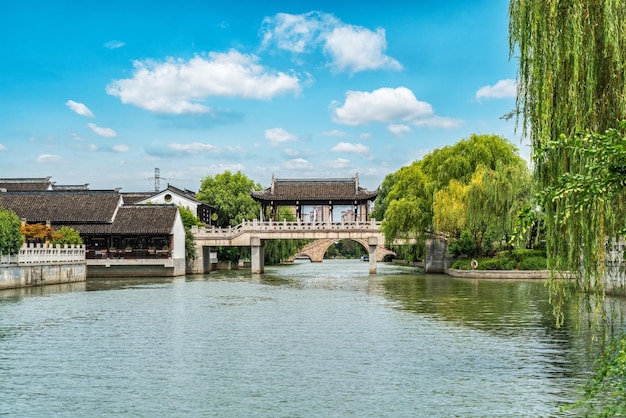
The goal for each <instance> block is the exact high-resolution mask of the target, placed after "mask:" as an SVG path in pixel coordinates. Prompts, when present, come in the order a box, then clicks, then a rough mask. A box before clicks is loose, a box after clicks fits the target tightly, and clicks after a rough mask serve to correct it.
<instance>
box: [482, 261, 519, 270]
mask: <svg viewBox="0 0 626 418" xmlns="http://www.w3.org/2000/svg"><path fill="white" fill-rule="evenodd" d="M516 264H517V263H516V262H515V260H513V259H512V258H482V259H480V260H479V261H478V270H515V266H516Z"/></svg>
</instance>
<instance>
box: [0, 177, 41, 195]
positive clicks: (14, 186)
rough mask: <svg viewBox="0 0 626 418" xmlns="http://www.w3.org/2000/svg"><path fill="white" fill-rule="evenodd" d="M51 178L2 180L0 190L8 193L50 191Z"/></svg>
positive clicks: (0, 180)
mask: <svg viewBox="0 0 626 418" xmlns="http://www.w3.org/2000/svg"><path fill="white" fill-rule="evenodd" d="M51 186H52V183H51V182H50V177H43V178H7V179H0V189H5V190H6V191H8V192H35V191H44V190H48V189H50V188H51Z"/></svg>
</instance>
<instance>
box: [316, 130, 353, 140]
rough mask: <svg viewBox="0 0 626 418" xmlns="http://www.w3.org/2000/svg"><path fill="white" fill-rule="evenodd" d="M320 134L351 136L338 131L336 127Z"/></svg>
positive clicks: (338, 136)
mask: <svg viewBox="0 0 626 418" xmlns="http://www.w3.org/2000/svg"><path fill="white" fill-rule="evenodd" d="M322 134H323V135H326V136H334V137H337V138H350V137H351V136H352V135H350V134H349V133H347V132H344V131H340V130H338V129H333V130H331V131H326V132H322Z"/></svg>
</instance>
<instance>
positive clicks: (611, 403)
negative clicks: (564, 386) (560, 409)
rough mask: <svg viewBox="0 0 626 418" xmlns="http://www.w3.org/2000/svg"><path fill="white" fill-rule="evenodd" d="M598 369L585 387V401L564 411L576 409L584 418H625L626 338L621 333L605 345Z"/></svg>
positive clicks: (625, 335)
mask: <svg viewBox="0 0 626 418" xmlns="http://www.w3.org/2000/svg"><path fill="white" fill-rule="evenodd" d="M595 368H596V372H595V375H594V376H593V378H591V379H590V380H589V381H588V382H587V384H586V385H585V388H584V395H583V397H582V399H580V400H579V401H578V402H576V403H575V404H573V405H569V406H568V407H567V408H565V409H577V410H579V411H580V412H581V413H584V416H596V417H622V416H625V415H626V334H624V333H623V332H622V333H620V334H618V335H616V336H614V337H613V338H611V339H610V340H609V341H608V342H607V343H606V346H605V348H604V351H603V353H602V356H601V357H600V359H599V360H598V361H597V363H596V367H595ZM598 400H601V402H598Z"/></svg>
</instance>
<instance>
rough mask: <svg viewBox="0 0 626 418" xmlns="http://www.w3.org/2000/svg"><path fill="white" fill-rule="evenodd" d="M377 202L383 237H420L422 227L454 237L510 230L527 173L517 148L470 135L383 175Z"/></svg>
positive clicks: (523, 197)
mask: <svg viewBox="0 0 626 418" xmlns="http://www.w3.org/2000/svg"><path fill="white" fill-rule="evenodd" d="M385 181H386V182H388V184H386V188H388V189H389V190H388V192H387V194H386V196H385V197H384V200H383V202H382V203H381V204H380V206H381V207H383V208H386V210H385V217H384V221H383V231H384V232H385V237H386V239H387V240H388V244H389V243H390V241H392V240H394V239H395V238H412V239H416V240H417V241H420V240H423V236H424V235H423V234H424V233H425V232H426V231H437V232H444V233H446V234H448V235H450V236H452V237H458V236H459V234H460V233H461V231H463V230H464V229H469V230H471V231H472V233H473V234H474V236H475V239H476V245H477V247H478V248H479V249H480V248H482V243H483V239H484V237H485V236H486V235H487V234H488V233H490V235H494V236H499V237H500V239H503V238H505V237H507V236H509V235H511V234H512V230H513V224H514V219H515V215H516V211H517V210H518V209H519V208H521V207H522V205H523V204H524V203H526V202H527V200H528V196H529V194H530V183H531V179H530V175H529V172H528V168H527V166H526V162H525V161H524V160H523V159H522V158H521V157H520V156H519V155H518V153H517V148H516V147H515V146H514V145H513V144H511V143H510V142H508V141H507V140H506V139H504V138H502V137H499V136H496V135H472V136H471V137H470V138H467V139H464V140H461V141H459V142H458V143H456V144H454V145H451V146H448V147H444V148H441V149H436V150H434V151H433V152H431V153H429V154H427V155H426V156H425V157H424V158H423V159H422V160H419V161H416V162H414V163H412V164H411V165H409V166H406V167H402V168H401V169H400V170H398V171H397V172H395V173H393V175H390V176H387V178H386V179H385Z"/></svg>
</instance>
